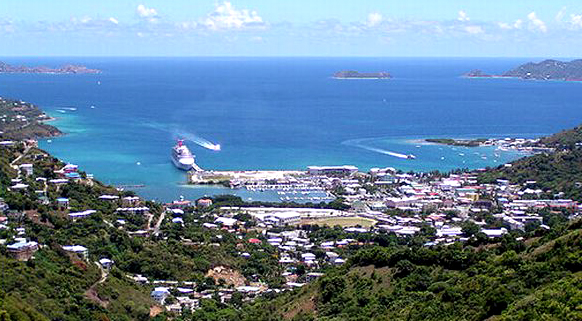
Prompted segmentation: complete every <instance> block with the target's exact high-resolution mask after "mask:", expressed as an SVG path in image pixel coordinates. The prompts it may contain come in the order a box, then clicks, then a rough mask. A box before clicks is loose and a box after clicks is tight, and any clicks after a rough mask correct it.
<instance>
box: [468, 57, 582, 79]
mask: <svg viewBox="0 0 582 321" xmlns="http://www.w3.org/2000/svg"><path fill="white" fill-rule="evenodd" d="M464 77H468V78H518V79H525V80H561V81H582V59H578V60H572V61H570V62H567V61H559V60H552V59H548V60H544V61H542V62H539V63H534V62H530V63H527V64H523V65H521V66H518V67H517V68H515V69H512V70H510V71H507V72H506V73H504V74H502V75H491V74H487V73H484V72H483V71H482V70H479V69H475V70H472V71H470V72H468V73H466V74H465V75H464Z"/></svg>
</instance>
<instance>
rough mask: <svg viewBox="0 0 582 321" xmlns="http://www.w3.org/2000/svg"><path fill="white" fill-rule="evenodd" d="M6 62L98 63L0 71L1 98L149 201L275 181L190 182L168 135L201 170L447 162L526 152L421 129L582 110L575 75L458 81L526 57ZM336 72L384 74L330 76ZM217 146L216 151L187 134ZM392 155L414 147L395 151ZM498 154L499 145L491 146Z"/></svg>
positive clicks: (422, 166)
mask: <svg viewBox="0 0 582 321" xmlns="http://www.w3.org/2000/svg"><path fill="white" fill-rule="evenodd" d="M0 60H1V61H5V62H7V63H10V64H25V65H29V66H35V65H47V66H60V65H62V64H66V63H78V64H84V65H86V66H88V67H90V68H99V69H101V70H103V73H102V74H97V75H26V74H1V75H0V96H3V97H10V98H16V99H21V100H24V101H28V102H32V103H34V104H36V105H38V106H39V107H40V108H42V109H44V110H45V111H46V112H48V113H49V114H50V115H52V116H54V117H56V118H57V119H58V120H57V121H55V122H54V123H53V124H54V125H56V126H57V127H59V128H60V129H61V130H62V131H64V132H66V135H65V136H62V137H58V138H52V139H51V140H50V142H48V140H42V141H41V142H40V146H41V147H42V148H44V149H46V150H47V151H49V152H50V153H52V154H54V155H55V156H57V157H59V158H61V159H63V160H64V161H67V162H72V163H75V164H78V165H79V166H80V167H81V169H83V170H85V171H86V172H88V173H92V174H94V175H95V177H96V178H98V179H100V180H101V181H103V182H105V183H109V184H114V185H145V186H144V187H141V188H137V189H135V191H136V192H137V193H138V194H140V195H141V196H143V197H145V198H148V199H157V200H160V201H171V200H173V199H177V198H178V197H179V196H184V197H186V198H188V199H194V198H198V197H201V196H204V195H215V194H225V193H235V194H237V195H240V196H241V197H243V198H244V199H247V200H248V199H253V200H268V201H276V200H278V199H279V197H278V195H277V194H276V193H271V192H262V193H260V192H248V191H245V190H230V189H225V188H221V187H215V186H203V187H202V186H187V185H185V184H184V183H185V182H186V176H185V173H184V172H182V171H179V170H177V169H176V168H174V166H173V165H172V164H171V162H170V159H169V153H170V148H171V147H172V146H173V145H174V144H175V140H176V139H177V138H180V137H182V138H189V140H187V141H186V144H187V145H188V146H189V147H190V150H191V151H192V152H193V153H194V154H195V155H196V158H197V163H198V164H199V165H200V166H201V167H202V168H204V169H215V170H258V169H305V168H306V167H307V166H309V165H356V166H358V167H359V168H360V169H361V170H368V169H370V168H372V167H395V168H398V169H401V170H405V171H409V170H414V171H430V170H441V171H448V170H451V169H455V168H482V167H486V166H497V165H500V164H502V163H504V162H508V161H511V160H514V159H516V158H519V157H523V156H524V155H522V154H519V153H516V152H496V151H494V149H493V148H472V149H468V148H461V147H450V146H440V145H431V144H424V143H421V140H422V139H424V138H432V137H453V138H478V137H524V138H530V137H539V136H542V135H547V134H551V133H554V132H558V131H560V130H563V129H567V128H570V127H574V126H576V125H578V124H579V123H580V122H582V108H579V106H578V103H579V102H580V101H582V99H581V98H582V83H577V82H541V81H523V80H517V79H465V78H462V77H460V75H462V74H463V73H465V72H468V71H470V70H472V69H476V68H479V69H483V70H484V71H486V72H488V73H502V72H504V71H506V70H508V69H511V68H513V67H515V66H517V65H519V64H522V63H525V62H528V61H530V60H532V59H523V58H521V59H518V58H515V59H485V58H483V59H478V58H470V59H469V58H467V59H457V58H77V57H75V58H0ZM340 70H358V71H369V72H372V71H387V72H390V73H391V74H392V75H393V77H394V78H393V79H390V80H372V79H370V80H367V79H360V80H350V79H342V80H340V79H332V78H331V75H332V74H333V73H334V72H336V71H340ZM200 140H206V141H209V142H211V143H214V144H220V145H221V147H222V150H221V151H218V152H217V151H212V150H209V149H207V148H204V147H203V146H201V145H198V144H196V143H195V141H200ZM388 152H390V153H399V154H413V155H415V156H416V159H414V160H410V159H402V158H398V157H394V156H391V155H390V154H389V153H388ZM496 153H497V154H499V157H496V156H495V155H494V154H496Z"/></svg>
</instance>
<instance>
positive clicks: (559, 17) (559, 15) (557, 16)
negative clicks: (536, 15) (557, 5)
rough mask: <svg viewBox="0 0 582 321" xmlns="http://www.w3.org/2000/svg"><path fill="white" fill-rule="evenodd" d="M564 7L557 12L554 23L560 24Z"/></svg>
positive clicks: (564, 10) (564, 11)
mask: <svg viewBox="0 0 582 321" xmlns="http://www.w3.org/2000/svg"><path fill="white" fill-rule="evenodd" d="M566 9H567V8H566V7H562V9H560V11H558V13H557V14H556V21H557V22H562V19H564V14H565V13H566Z"/></svg>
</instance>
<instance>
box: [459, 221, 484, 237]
mask: <svg viewBox="0 0 582 321" xmlns="http://www.w3.org/2000/svg"><path fill="white" fill-rule="evenodd" d="M461 231H462V232H463V235H465V236H466V237H471V236H473V235H475V234H477V233H479V231H481V228H480V227H479V225H477V224H475V223H474V222H470V221H467V222H465V223H463V226H462V227H461Z"/></svg>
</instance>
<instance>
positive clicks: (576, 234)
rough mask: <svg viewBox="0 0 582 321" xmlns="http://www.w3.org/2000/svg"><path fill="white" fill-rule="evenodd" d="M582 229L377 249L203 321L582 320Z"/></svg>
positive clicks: (207, 313) (210, 313) (208, 313)
mask: <svg viewBox="0 0 582 321" xmlns="http://www.w3.org/2000/svg"><path fill="white" fill-rule="evenodd" d="M581 224H582V222H580V221H578V222H575V223H573V224H570V225H569V226H567V227H566V226H562V227H561V228H560V227H557V228H556V230H555V231H553V232H551V233H547V234H545V235H541V234H540V233H543V232H542V231H541V230H540V231H537V232H536V233H538V236H537V237H535V238H533V239H531V240H530V241H528V243H527V244H526V243H524V242H523V241H518V240H516V239H515V238H514V237H513V236H511V235H506V236H505V237H504V238H503V239H501V240H500V242H499V243H498V244H495V245H493V246H488V247H480V248H473V247H470V246H463V245H462V244H461V243H456V244H454V245H452V246H448V247H447V246H442V247H440V246H439V247H434V248H426V247H414V246H412V247H410V246H394V245H393V246H390V247H381V246H375V247H370V248H366V249H362V250H360V251H358V252H357V253H356V254H355V255H353V256H352V257H351V258H350V260H349V262H348V263H347V264H345V265H343V266H342V267H340V268H335V269H330V270H327V274H326V275H325V276H324V277H321V278H320V279H319V280H318V281H316V282H315V283H312V284H310V285H308V286H306V287H304V288H302V289H301V290H300V291H296V292H294V293H285V294H282V295H279V296H277V297H275V298H272V299H266V298H264V299H261V300H258V301H257V302H255V303H254V304H250V305H247V306H245V307H244V308H243V309H241V310H239V311H238V313H235V312H236V311H233V310H232V309H231V308H224V309H217V308H216V306H204V308H203V309H202V310H199V311H197V312H196V315H197V316H198V317H201V318H202V319H205V320H226V318H227V315H231V316H235V317H236V318H240V319H245V320H257V319H260V320H279V319H283V318H287V319H293V320H312V319H318V320H484V319H489V318H490V320H538V319H547V320H582V308H581V305H582V259H581V258H582V230H580V227H581Z"/></svg>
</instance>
